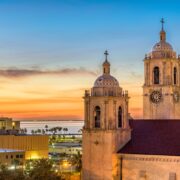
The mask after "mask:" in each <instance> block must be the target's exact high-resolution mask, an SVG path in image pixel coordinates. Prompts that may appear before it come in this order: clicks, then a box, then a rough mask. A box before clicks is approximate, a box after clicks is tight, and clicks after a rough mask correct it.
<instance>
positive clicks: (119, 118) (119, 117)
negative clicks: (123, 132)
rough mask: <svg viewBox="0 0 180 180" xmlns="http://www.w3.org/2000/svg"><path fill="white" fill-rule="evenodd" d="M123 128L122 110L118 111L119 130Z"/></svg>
mask: <svg viewBox="0 0 180 180" xmlns="http://www.w3.org/2000/svg"><path fill="white" fill-rule="evenodd" d="M121 127H122V108H121V107H119V109H118V128H121Z"/></svg>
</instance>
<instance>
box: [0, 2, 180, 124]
mask: <svg viewBox="0 0 180 180" xmlns="http://www.w3.org/2000/svg"><path fill="white" fill-rule="evenodd" d="M179 9H180V2H178V1H174V0H144V1H141V0H139V1H138V0H137V1H135V0H126V1H121V0H119V1H118V0H113V1H112V0H22V1H20V0H19V1H18V0H17V1H16V0H12V1H10V0H0V106H1V108H0V116H8V117H12V118H14V119H18V120H25V119H62V120H66V119H75V120H76V119H83V99H82V96H83V94H84V90H85V89H90V88H91V87H92V86H93V83H94V81H95V79H96V78H97V76H98V75H100V74H101V64H102V62H103V61H104V54H103V53H104V51H105V50H106V49H107V50H108V51H109V54H110V55H109V61H110V62H111V72H112V75H114V76H115V77H116V78H117V79H118V80H119V83H120V86H121V87H123V89H126V90H128V91H129V95H130V97H131V98H130V113H131V114H132V116H133V117H135V118H141V117H142V85H143V58H144V55H145V54H146V53H148V52H150V51H151V48H152V46H153V45H154V44H155V43H156V42H157V41H159V31H160V27H161V25H160V19H161V18H162V17H164V19H165V22H166V23H165V30H166V32H167V40H168V42H170V43H171V44H172V46H173V48H174V49H175V50H176V51H177V53H178V52H179V53H180V21H179V19H180V11H179Z"/></svg>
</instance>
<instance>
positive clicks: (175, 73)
mask: <svg viewBox="0 0 180 180" xmlns="http://www.w3.org/2000/svg"><path fill="white" fill-rule="evenodd" d="M176 83H177V69H176V67H174V84H176Z"/></svg>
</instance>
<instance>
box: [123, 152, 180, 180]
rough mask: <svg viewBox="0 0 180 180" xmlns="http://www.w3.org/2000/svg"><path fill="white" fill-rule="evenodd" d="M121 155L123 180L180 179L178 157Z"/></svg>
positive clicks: (179, 160)
mask: <svg viewBox="0 0 180 180" xmlns="http://www.w3.org/2000/svg"><path fill="white" fill-rule="evenodd" d="M122 157H123V160H122V179H123V180H179V179H180V157H176V156H155V155H122ZM174 177H175V178H176V179H174Z"/></svg>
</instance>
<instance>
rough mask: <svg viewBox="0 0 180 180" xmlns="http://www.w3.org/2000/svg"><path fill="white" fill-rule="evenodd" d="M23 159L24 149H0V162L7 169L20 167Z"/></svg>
mask: <svg viewBox="0 0 180 180" xmlns="http://www.w3.org/2000/svg"><path fill="white" fill-rule="evenodd" d="M24 161H25V151H23V150H14V149H0V164H3V165H6V166H7V167H8V168H9V169H15V168H22V167H23V164H24Z"/></svg>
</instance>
